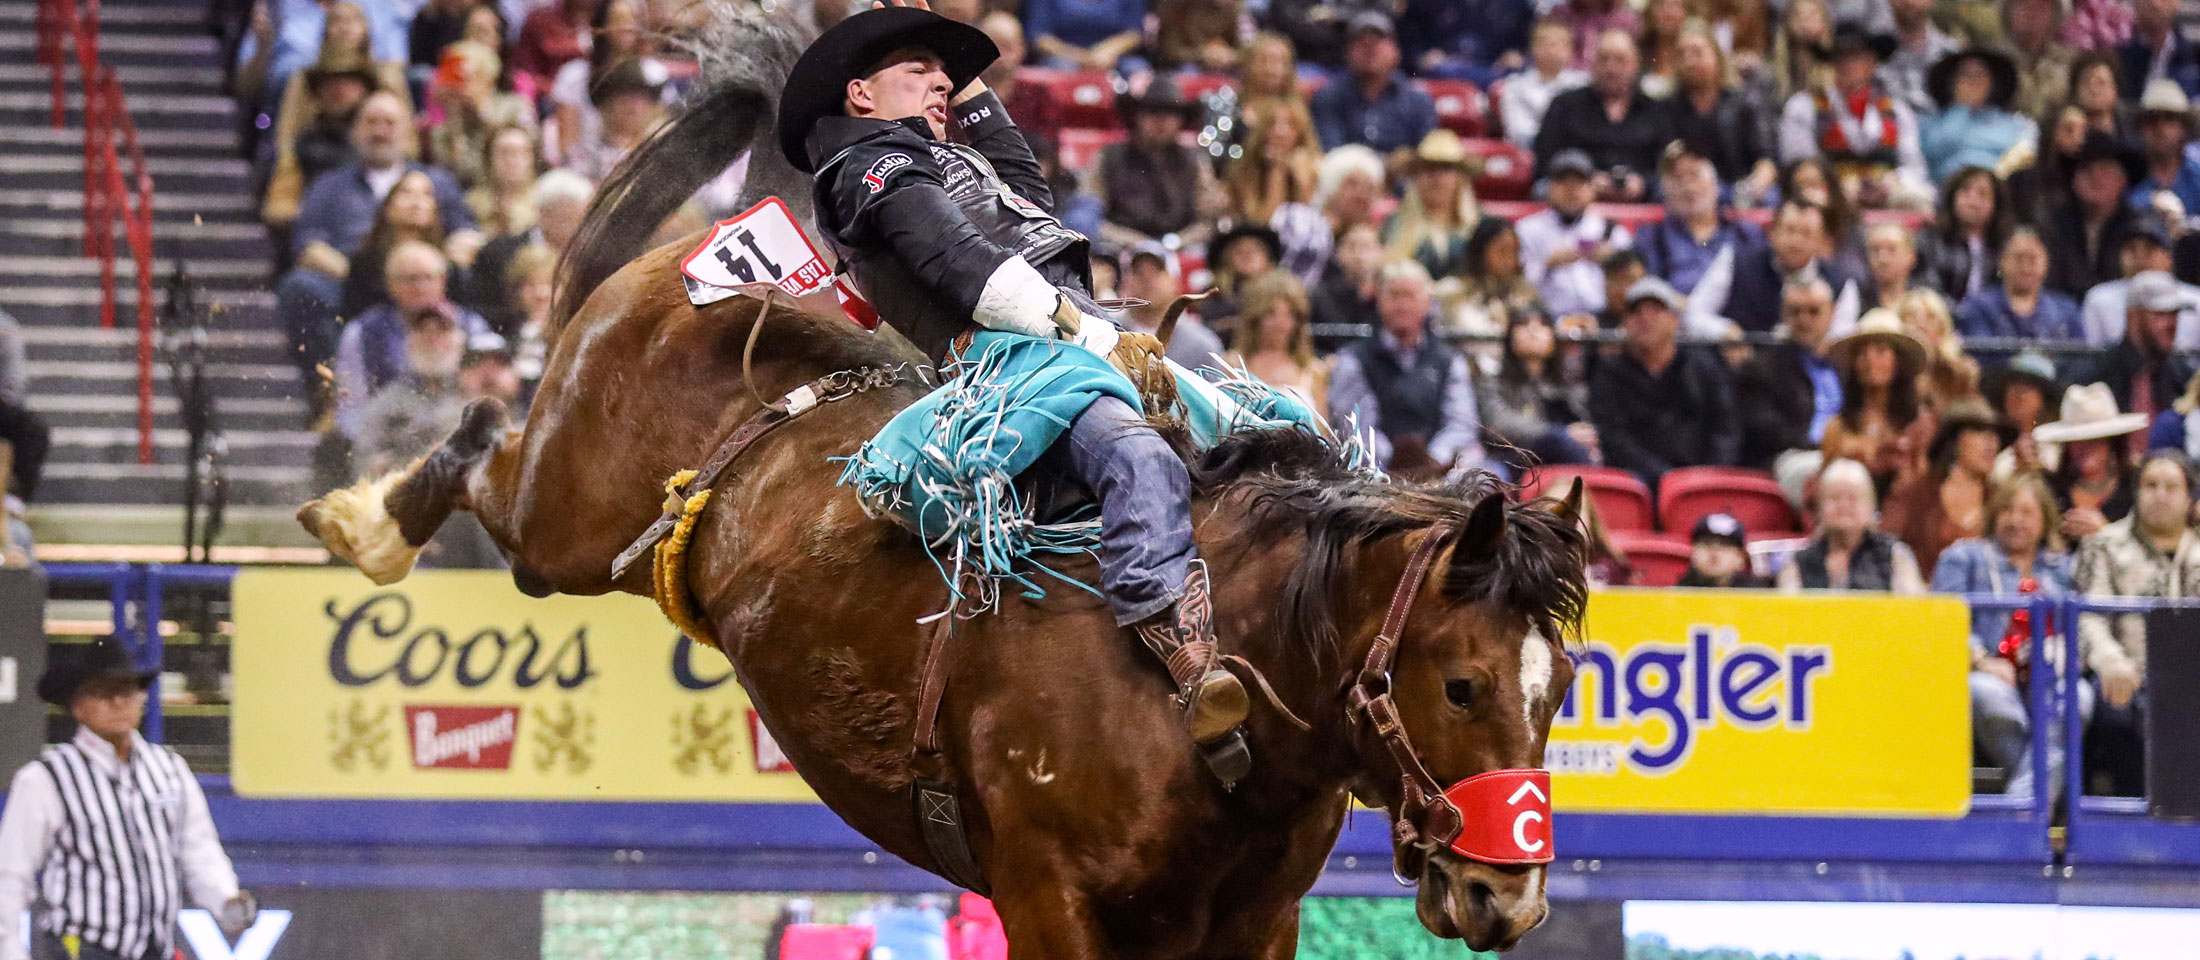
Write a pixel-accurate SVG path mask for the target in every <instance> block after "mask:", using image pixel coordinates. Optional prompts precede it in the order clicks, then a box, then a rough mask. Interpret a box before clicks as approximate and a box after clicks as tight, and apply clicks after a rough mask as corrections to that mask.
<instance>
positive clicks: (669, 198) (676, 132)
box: [547, 3, 809, 343]
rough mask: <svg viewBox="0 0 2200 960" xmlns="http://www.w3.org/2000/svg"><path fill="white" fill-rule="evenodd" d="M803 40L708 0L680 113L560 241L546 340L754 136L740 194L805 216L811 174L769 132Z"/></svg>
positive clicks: (762, 18)
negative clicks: (696, 70) (777, 201)
mask: <svg viewBox="0 0 2200 960" xmlns="http://www.w3.org/2000/svg"><path fill="white" fill-rule="evenodd" d="M807 43H808V37H806V36H805V35H804V34H803V31H802V29H801V27H799V26H797V25H796V24H795V23H793V22H792V21H791V20H790V19H789V18H787V17H785V16H771V15H769V14H765V13H761V12H758V11H757V10H755V9H754V8H752V7H748V6H746V5H744V6H740V7H736V6H733V5H731V4H728V3H714V4H713V5H712V23H711V24H710V26H709V27H708V28H706V29H705V31H704V32H703V34H702V35H701V36H700V37H698V38H697V39H695V40H694V41H692V42H691V43H690V44H689V46H690V48H691V49H692V51H693V52H694V54H695V57H696V60H697V61H698V63H699V64H700V65H701V68H702V69H701V74H700V76H698V78H697V80H696V83H695V86H694V88H693V89H692V90H690V91H689V93H688V97H687V101H686V102H685V103H684V104H683V105H682V108H681V111H680V113H679V116H677V117H675V118H674V119H673V120H672V121H671V122H669V123H666V124H665V125H664V126H663V127H661V128H659V129H658V131H657V132H656V133H655V134H654V135H652V136H651V137H650V138H649V139H648V140H645V141H643V142H642V144H641V145H640V146H637V147H635V148H634V152H633V153H631V154H629V155H628V156H627V158H626V159H625V160H624V161H623V162H621V163H620V164H619V165H618V167H617V168H616V169H614V170H612V171H611V175H610V176H609V177H607V178H605V180H604V182H603V185H602V186H601V187H600V188H598V189H597V191H596V197H595V199H594V200H593V201H592V202H591V203H590V204H589V206H588V215H587V217H586V218H584V219H583V220H582V221H581V227H580V231H579V232H578V233H577V234H575V235H574V238H573V242H572V244H571V245H570V246H568V247H567V248H566V252H565V257H564V262H563V263H562V264H561V265H560V266H559V268H558V290H557V299H556V301H555V306H554V308H553V309H552V311H551V315H550V330H549V331H547V334H548V336H549V339H550V341H551V342H552V343H555V342H557V332H558V331H559V330H562V329H563V328H564V326H565V322H566V321H567V320H568V319H570V318H571V317H572V316H573V314H574V313H575V312H577V311H578V310H580V308H581V304H582V303H583V302H585V301H587V299H588V294H589V293H590V292H591V291H594V290H595V289H596V287H598V286H600V285H601V284H602V283H603V282H604V281H605V280H606V279H609V278H610V276H611V275H612V274H614V273H617V272H618V271H619V268H620V267H623V266H626V265H627V264H628V263H629V262H631V261H633V260H634V259H635V258H636V257H639V256H641V255H642V254H643V253H644V252H646V251H647V248H646V244H647V243H648V242H649V238H650V235H651V234H653V233H655V232H656V231H657V228H658V226H659V225H661V224H662V223H663V222H664V220H665V218H666V217H667V216H670V215H671V214H672V213H673V212H674V211H676V210H678V209H679V208H680V205H681V204H683V203H686V202H687V201H688V198H690V197H692V196H693V195H694V194H695V191H696V190H697V189H698V188H699V187H701V186H702V185H703V184H705V183H707V182H709V181H710V180H711V179H712V178H713V177H716V176H718V175H719V174H720V173H722V172H724V171H725V169H726V167H727V166H728V165H730V164H732V163H733V162H734V160H736V159H738V158H739V157H740V156H741V152H742V151H744V150H747V149H749V146H750V145H751V144H756V145H758V149H756V150H755V151H754V153H753V154H752V155H751V157H750V158H749V169H748V182H747V185H746V187H745V188H744V189H743V191H742V192H743V197H742V202H743V203H744V204H746V203H749V202H752V201H753V199H755V198H759V197H762V196H769V195H774V194H777V195H779V196H781V197H782V198H783V199H785V200H786V201H787V202H788V205H789V206H790V207H792V208H793V209H794V211H795V212H796V215H797V216H803V217H805V218H806V217H807V214H808V211H809V190H808V180H807V179H806V178H804V177H803V176H802V175H801V174H800V173H798V172H796V171H795V169H794V168H793V167H792V166H790V165H788V163H787V161H786V158H784V157H782V156H780V154H779V149H778V145H777V140H776V138H775V137H774V136H773V135H772V134H773V128H774V118H775V117H776V116H777V113H778V107H779V90H780V87H781V86H783V85H784V84H785V83H786V79H787V73H788V72H789V71H790V70H791V69H793V67H794V61H795V59H796V58H797V57H799V56H801V55H802V49H803V47H804V46H805V45H807Z"/></svg>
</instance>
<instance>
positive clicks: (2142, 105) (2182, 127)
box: [2130, 79, 2200, 210]
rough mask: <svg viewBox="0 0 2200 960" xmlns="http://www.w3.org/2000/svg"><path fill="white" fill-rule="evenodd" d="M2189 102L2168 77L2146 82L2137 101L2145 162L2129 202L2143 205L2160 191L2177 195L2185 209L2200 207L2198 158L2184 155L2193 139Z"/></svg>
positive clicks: (2180, 88)
mask: <svg viewBox="0 0 2200 960" xmlns="http://www.w3.org/2000/svg"><path fill="white" fill-rule="evenodd" d="M2192 136H2193V114H2192V101H2191V100H2190V99H2189V98H2188V97H2187V96H2186V95H2185V91H2184V88H2182V87H2179V86H2178V85H2177V84H2176V83H2174V82H2172V81H2169V80H2160V79H2157V80H2153V81H2150V82H2148V84H2147V89H2146V98H2145V99H2143V100H2141V101H2139V141H2140V143H2141V144H2142V145H2143V148H2144V150H2143V156H2144V159H2145V161H2146V163H2145V166H2144V167H2142V168H2141V169H2142V171H2143V172H2142V173H2141V174H2140V176H2139V177H2138V179H2137V180H2136V181H2135V184H2134V185H2133V186H2132V188H2131V197H2130V203H2131V205H2132V206H2134V207H2141V208H2144V207H2146V206H2147V205H2148V203H2149V202H2150V201H2151V200H2152V199H2153V197H2154V194H2155V193H2156V192H2159V191H2164V190H2166V191H2168V192H2170V193H2172V194H2175V195H2176V196H2177V201H2178V202H2179V203H2182V204H2184V206H2185V209H2187V210H2200V161H2196V160H2193V159H2192V158H2190V157H2188V156H2186V155H2185V145H2186V144H2187V143H2190V142H2192Z"/></svg>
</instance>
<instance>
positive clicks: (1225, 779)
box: [1199, 730, 1253, 787]
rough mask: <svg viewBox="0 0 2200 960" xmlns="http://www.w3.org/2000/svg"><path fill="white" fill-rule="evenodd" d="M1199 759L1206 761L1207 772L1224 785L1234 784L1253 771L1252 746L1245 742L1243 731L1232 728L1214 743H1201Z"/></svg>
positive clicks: (1230, 785)
mask: <svg viewBox="0 0 2200 960" xmlns="http://www.w3.org/2000/svg"><path fill="white" fill-rule="evenodd" d="M1199 756H1200V759H1202V760H1205V761H1207V772H1209V773H1212V774H1214V775H1215V779H1217V780H1220V781H1222V785H1223V786H1224V787H1232V786H1236V785H1237V782H1238V781H1240V780H1243V779H1245V775H1246V774H1248V773H1251V772H1253V748H1252V747H1250V746H1248V745H1246V743H1245V731H1243V730H1232V731H1230V735H1229V736H1227V737H1224V738H1222V739H1221V740H1218V741H1216V742H1214V743H1206V744H1201V745H1200V747H1199Z"/></svg>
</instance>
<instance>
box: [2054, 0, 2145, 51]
mask: <svg viewBox="0 0 2200 960" xmlns="http://www.w3.org/2000/svg"><path fill="white" fill-rule="evenodd" d="M2136 19H2137V18H2136V17H2135V16H2134V15H2133V13H2132V10H2131V4H2130V3H2129V2H2127V0H2072V2H2071V9H2070V15H2069V16H2068V17H2067V18H2065V19H2064V20H2063V32H2062V39H2063V42H2064V43H2067V44H2069V45H2071V46H2073V47H2076V48H2078V49H2079V50H2089V51H2098V50H2108V49H2111V48H2114V47H2116V46H2118V45H2120V44H2122V43H2123V42H2124V41H2126V40H2129V39H2131V28H2132V25H2133V21H2134V20H2136Z"/></svg>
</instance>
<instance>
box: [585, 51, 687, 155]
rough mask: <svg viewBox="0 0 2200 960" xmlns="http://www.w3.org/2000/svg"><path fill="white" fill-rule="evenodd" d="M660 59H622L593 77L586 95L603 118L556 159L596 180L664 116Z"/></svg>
mask: <svg viewBox="0 0 2200 960" xmlns="http://www.w3.org/2000/svg"><path fill="white" fill-rule="evenodd" d="M668 76H669V75H668V73H667V71H666V68H665V65H664V64H662V63H659V62H657V61H655V60H650V59H645V58H635V59H630V60H627V61H625V62H623V63H621V64H619V65H618V66H616V67H613V68H612V69H611V70H610V71H609V72H608V73H605V74H604V75H603V76H602V77H601V78H599V79H598V80H597V81H596V85H595V86H594V87H593V88H591V89H590V90H589V94H588V95H589V97H590V101H591V102H592V103H594V104H595V105H596V112H597V114H598V116H600V117H601V118H602V122H601V123H600V124H598V125H597V126H596V128H595V136H594V137H593V138H590V139H584V140H582V141H581V142H580V144H579V145H578V146H576V147H574V148H573V150H572V152H570V153H568V154H566V156H565V159H564V160H563V161H562V162H561V163H560V166H563V167H564V168H565V169H567V170H571V171H573V172H575V173H578V174H580V175H582V176H584V177H587V178H588V179H590V180H591V181H594V182H597V183H601V182H603V179H604V178H605V177H608V176H610V175H611V170H612V168H614V167H617V166H618V165H619V161H621V160H624V159H626V155H627V154H628V153H631V152H633V150H634V148H635V147H638V146H640V145H641V143H642V141H644V140H647V139H649V135H650V134H652V133H654V132H656V130H657V126H658V125H659V124H661V123H663V122H664V120H665V82H666V80H667V78H668Z"/></svg>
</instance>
